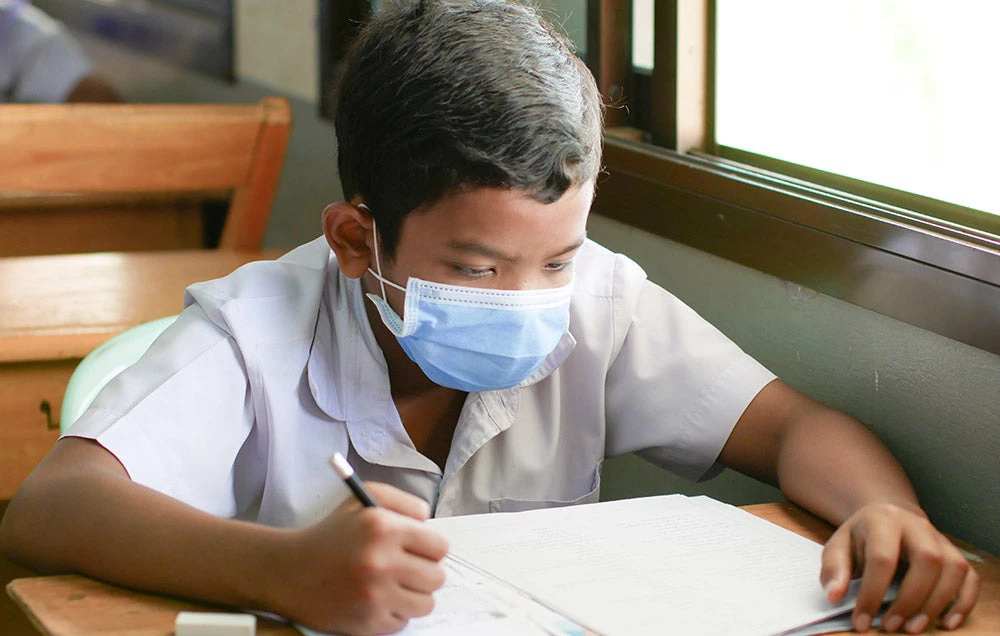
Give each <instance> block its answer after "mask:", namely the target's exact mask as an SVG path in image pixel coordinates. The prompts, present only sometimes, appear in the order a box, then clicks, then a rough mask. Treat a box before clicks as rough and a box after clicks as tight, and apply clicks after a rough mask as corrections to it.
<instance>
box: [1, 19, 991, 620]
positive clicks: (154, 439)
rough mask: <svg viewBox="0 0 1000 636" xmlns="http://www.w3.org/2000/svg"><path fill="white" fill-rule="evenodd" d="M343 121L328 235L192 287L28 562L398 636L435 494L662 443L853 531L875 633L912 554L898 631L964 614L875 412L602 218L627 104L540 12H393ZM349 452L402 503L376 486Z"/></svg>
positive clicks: (438, 498)
mask: <svg viewBox="0 0 1000 636" xmlns="http://www.w3.org/2000/svg"><path fill="white" fill-rule="evenodd" d="M336 126H337V136H338V143H339V152H340V156H339V167H340V176H341V179H342V182H343V186H344V192H345V196H346V198H347V200H346V201H343V202H340V203H336V204H333V205H331V206H329V207H328V208H327V209H326V210H325V211H324V215H323V230H324V237H323V238H321V239H318V240H317V241H314V242H312V243H309V244H306V245H304V246H302V247H300V248H298V249H297V250H295V251H293V252H292V253H290V254H289V255H287V256H286V257H285V258H283V259H281V260H280V261H278V262H275V263H256V264H252V265H249V266H247V267H245V268H243V269H241V270H239V271H237V272H236V273H234V274H233V275H231V276H229V277H228V278H226V279H222V280H218V281H212V282H208V283H202V284H198V285H194V286H192V287H191V288H190V289H189V291H188V294H187V303H188V308H187V309H186V310H185V312H184V313H183V314H182V315H181V317H180V318H179V319H178V321H177V323H176V324H175V325H174V326H172V327H171V328H170V329H169V330H168V331H166V332H165V333H164V335H163V336H162V337H161V338H160V339H159V340H158V341H157V342H156V343H155V344H154V345H153V347H152V348H151V349H150V351H149V353H148V354H147V355H146V356H145V357H144V358H143V360H141V361H140V362H139V363H138V364H137V365H136V366H135V367H133V368H131V369H130V370H128V371H126V372H124V373H123V374H122V375H121V376H119V377H118V378H117V379H116V380H114V381H113V382H112V383H111V384H109V385H108V387H107V388H106V390H105V391H104V392H103V393H102V394H101V396H100V397H99V398H98V400H97V401H96V402H95V404H94V405H93V407H92V408H91V409H90V410H89V411H88V413H87V414H85V415H84V416H83V417H82V418H81V419H80V421H79V422H77V423H76V424H75V425H74V427H73V428H72V430H71V431H70V433H69V435H68V436H67V437H66V438H64V439H63V440H61V441H60V442H59V443H58V444H57V445H56V447H55V448H54V449H53V451H52V452H51V453H50V454H49V456H48V457H47V458H46V459H45V460H44V461H43V462H42V463H41V464H40V466H39V467H38V468H37V469H36V471H35V472H34V473H33V474H32V475H31V476H30V477H29V478H28V480H26V481H25V483H24V484H23V486H22V487H21V489H20V490H19V492H18V493H17V496H16V497H15V499H14V501H13V502H12V503H11V506H10V509H9V513H8V515H7V519H5V521H4V526H3V528H2V536H0V541H2V544H3V548H4V551H6V552H7V553H9V554H10V555H11V556H12V557H13V558H16V559H18V560H20V561H23V562H25V563H29V564H31V565H33V566H35V567H37V568H40V569H42V570H45V571H74V570H75V571H80V572H83V573H86V574H89V575H92V576H97V577H101V578H104V579H107V580H111V581H115V582H118V583H122V584H125V585H129V586H133V587H139V588H144V589H151V590H158V591H162V592H168V593H172V594H176V595H181V596H188V597H193V598H199V599H204V600H207V601H214V602H218V603H223V604H227V605H236V606H241V607H255V608H263V609H268V610H271V611H275V612H277V613H280V614H282V615H283V616H286V617H288V618H290V619H293V620H296V621H298V622H300V623H303V624H305V625H307V626H311V627H315V628H318V629H322V630H328V631H339V632H350V633H359V634H368V633H383V632H388V631H393V630H397V629H400V628H401V627H403V626H404V625H405V624H406V621H407V620H408V619H409V618H411V617H415V616H421V615H424V614H426V613H428V612H429V611H431V609H432V607H433V600H432V597H431V594H432V592H433V591H434V590H435V589H437V588H438V587H439V586H440V585H441V583H442V581H443V570H442V568H441V566H440V564H439V563H438V561H439V560H440V559H441V558H443V557H444V555H445V553H446V552H447V546H446V544H445V542H444V541H443V539H442V538H441V537H440V536H439V535H437V534H436V533H434V532H432V531H431V530H429V529H428V528H426V527H425V526H424V525H422V524H421V523H420V521H421V520H423V519H425V518H426V517H427V516H428V515H429V514H431V513H432V512H433V514H437V515H454V514H468V513H474V512H495V511H512V510H521V509H528V508H538V507H545V506H558V505H568V504H575V503H581V502H589V501H596V500H597V497H598V494H599V475H600V466H601V462H602V460H603V459H604V457H605V456H610V455H617V454H622V453H627V452H632V451H638V452H641V453H642V454H643V455H644V456H645V457H647V458H648V459H649V460H651V461H653V462H656V463H658V464H660V465H662V466H664V467H666V468H669V469H671V470H674V471H676V472H679V473H681V474H683V475H687V476H690V477H692V478H704V477H707V476H710V475H711V474H712V473H713V471H715V470H717V469H718V468H719V467H721V466H723V465H727V466H730V467H733V468H735V469H737V470H740V471H742V472H744V473H747V474H749V475H752V476H754V477H757V478H760V479H764V480H766V481H769V482H771V483H776V484H779V485H780V486H781V488H782V489H783V491H784V493H785V494H786V495H787V496H788V497H789V499H791V500H793V501H796V502H797V503H799V504H801V505H803V506H805V507H806V508H808V509H810V510H812V511H814V512H815V513H817V514H819V515H821V516H823V517H825V518H826V519H829V520H830V521H832V522H833V523H835V524H838V525H839V526H840V529H839V530H838V531H837V533H836V534H835V535H834V536H833V537H832V538H831V540H830V542H829V544H828V546H827V549H826V550H825V553H824V559H823V561H824V562H823V570H822V581H821V582H822V584H823V585H824V586H825V588H826V591H827V594H828V596H829V597H830V598H831V599H838V598H840V597H841V596H843V594H844V593H845V589H846V586H847V584H848V581H849V579H850V577H851V573H852V570H854V569H857V570H858V571H863V575H864V576H863V583H862V592H861V596H860V600H859V603H858V607H857V610H856V611H855V615H854V624H855V626H856V627H857V628H858V629H859V630H861V631H864V630H867V629H868V627H869V624H870V621H871V616H873V615H874V613H875V612H876V610H877V608H878V605H879V602H880V600H881V597H882V594H883V592H884V591H885V589H886V587H887V585H888V584H889V582H890V580H891V579H892V577H893V575H894V573H895V572H896V569H897V565H898V564H899V563H903V562H905V563H907V564H908V570H907V574H906V576H905V578H904V580H903V583H902V588H901V590H900V594H899V597H898V599H897V600H896V601H895V602H894V604H893V605H892V607H891V608H890V610H889V612H888V615H887V618H886V624H887V625H888V626H889V627H890V628H891V629H896V628H899V627H901V626H905V628H906V629H907V631H911V632H919V631H923V630H924V629H926V628H927V627H929V626H931V625H933V624H935V623H936V622H937V621H938V619H939V618H941V620H942V621H943V624H944V625H945V626H947V627H949V628H954V627H956V626H957V625H958V624H959V623H961V621H962V620H963V619H964V617H965V616H967V615H968V613H969V611H970V610H971V609H972V607H973V605H974V603H975V600H976V597H977V594H978V579H977V577H976V575H975V573H974V572H973V571H972V570H970V569H969V567H968V564H967V563H966V561H965V560H964V558H962V556H961V554H960V553H959V552H958V551H957V550H956V549H955V548H954V547H953V546H952V545H951V544H950V543H949V542H948V541H947V540H946V539H945V538H944V537H942V536H941V535H940V534H939V533H938V532H937V531H936V530H935V529H934V528H933V527H932V526H931V525H930V524H929V523H928V522H927V520H926V517H925V515H924V514H923V512H922V511H921V509H920V507H919V505H918V503H917V501H916V498H915V496H914V494H913V490H912V488H911V486H910V484H909V482H908V481H907V479H906V477H905V475H904V474H903V472H902V470H901V468H900V467H899V465H898V464H897V463H896V462H895V460H894V459H893V458H892V457H891V456H890V454H889V453H888V451H887V450H886V449H885V448H884V447H883V446H882V445H881V444H880V443H879V442H878V440H877V439H876V438H875V437H874V436H873V435H872V434H871V433H869V432H868V431H867V429H865V428H864V427H863V426H861V425H860V424H859V423H857V422H856V421H854V420H853V419H851V418H849V417H848V416H846V415H844V414H841V413H837V412H835V411H832V410H830V409H827V408H825V407H823V406H822V405H819V404H817V403H815V402H813V401H812V400H810V399H808V398H806V397H805V396H803V395H801V394H799V393H797V392H795V391H794V390H793V389H791V388H790V387H788V386H787V385H785V384H783V383H781V382H780V381H779V380H776V379H775V378H774V376H773V375H772V374H770V373H769V372H768V371H767V370H766V369H763V368H762V367H761V366H760V365H759V364H757V363H756V362H755V361H753V360H752V359H751V358H749V357H748V356H746V355H745V354H743V353H742V352H741V351H740V350H739V349H738V348H737V347H736V346H735V345H733V344H732V343H731V342H730V341H728V340H727V339H726V338H725V337H724V336H722V335H721V334H720V333H719V332H717V331H716V330H714V329H713V328H712V327H710V326H709V325H707V324H706V323H705V322H704V321H702V320H701V319H700V318H699V317H698V316H696V315H695V314H694V313H693V312H691V310H689V309H688V308H686V307H685V306H684V305H682V304H681V303H680V302H679V301H677V300H676V299H674V298H673V297H672V296H670V295H669V294H668V293H666V292H665V291H663V290H662V289H660V288H658V287H656V286H655V285H653V284H651V283H649V282H648V281H646V280H645V276H644V274H643V272H642V271H641V270H640V269H639V268H638V266H636V265H635V264H634V263H632V262H631V261H629V260H628V259H626V258H625V257H623V256H620V255H615V254H612V253H610V252H608V251H607V250H605V249H603V248H601V247H599V246H597V245H595V244H594V243H592V242H588V241H587V240H586V238H585V229H586V220H587V214H588V211H589V208H590V203H591V199H592V197H593V193H594V184H595V180H596V178H597V175H598V172H599V169H600V151H601V104H600V100H599V96H598V94H597V90H596V87H595V85H594V82H593V79H592V78H591V76H590V75H589V73H588V72H587V70H586V68H585V67H584V66H583V65H582V63H581V62H580V61H579V59H577V58H576V57H575V56H574V55H573V53H572V51H571V50H570V48H569V47H568V45H567V43H566V42H565V41H564V40H563V39H562V38H561V37H560V36H558V35H557V34H556V33H555V32H554V31H553V30H552V29H551V28H549V27H547V26H546V25H544V24H543V23H542V21H541V20H539V19H538V18H537V17H536V16H535V15H534V14H533V13H532V12H531V11H530V10H528V9H526V8H524V7H522V6H519V5H517V4H515V3H513V2H503V1H497V0H493V1H490V0H474V1H468V2H447V1H441V0H439V1H425V2H410V3H405V4H402V5H400V6H398V7H395V8H389V9H386V10H384V11H383V12H382V13H380V14H379V15H378V16H377V17H376V18H374V19H373V20H372V21H371V23H370V24H369V25H368V27H367V28H366V30H365V31H364V33H363V34H362V35H361V36H360V37H359V39H358V41H357V43H356V44H355V46H354V48H353V49H352V52H351V54H350V56H349V60H348V64H347V68H346V71H345V76H344V79H343V83H342V86H341V91H340V97H339V106H338V111H337V121H336ZM337 451H339V452H341V453H343V454H344V455H346V456H347V457H348V459H349V460H350V462H351V463H352V464H353V466H354V468H355V469H356V470H357V472H358V473H359V474H360V475H361V476H362V477H363V478H365V479H367V480H372V481H378V482H384V483H381V484H372V485H371V486H372V492H373V494H374V496H375V498H376V499H377V500H378V501H379V502H380V503H381V504H382V506H384V508H381V509H372V508H365V509H362V508H361V506H360V505H359V504H358V503H357V502H355V501H354V500H353V498H352V497H350V495H349V492H348V491H347V489H346V488H345V487H344V485H343V483H342V482H341V481H340V479H339V478H338V477H337V476H336V474H335V473H334V472H333V471H332V470H331V469H330V468H329V466H328V464H327V460H328V458H329V457H330V456H331V455H332V454H333V453H334V452H337ZM250 522H257V523H250ZM81 546H85V549H81Z"/></svg>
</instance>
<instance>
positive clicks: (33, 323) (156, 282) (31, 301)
mask: <svg viewBox="0 0 1000 636" xmlns="http://www.w3.org/2000/svg"><path fill="white" fill-rule="evenodd" d="M280 253H281V252H280V251H265V252H256V251H255V252H235V251H225V250H177V251H167V252H135V253H130V252H106V253H95V254H67V255H59V256H23V257H10V258H0V500H2V499H9V498H10V497H11V495H12V494H13V492H14V490H15V489H16V488H17V486H18V484H20V483H21V481H22V480H23V479H24V478H25V477H26V476H27V475H28V473H29V472H31V470H32V469H33V468H34V467H35V465H36V464H37V463H38V461H39V460H40V459H41V458H42V456H43V455H45V453H47V452H48V450H49V449H50V448H51V447H52V445H53V443H55V440H56V438H57V437H58V436H59V411H60V409H61V408H62V395H63V392H64V391H65V389H66V383H67V382H68V381H69V376H70V375H71V374H72V373H73V369H75V368H76V365H77V364H78V363H79V361H80V360H81V359H82V358H83V357H84V356H85V355H87V354H88V353H90V351H92V350H93V349H94V348H95V347H97V346H98V345H100V344H101V343H103V342H104V341H106V340H108V339H109V338H111V337H112V336H114V335H116V334H118V333H121V332H122V331H124V330H126V329H128V328H129V327H134V326H135V325H138V324H140V323H143V322H147V321H149V320H153V319H156V318H160V317H163V316H169V315H171V314H176V313H178V312H180V310H181V309H182V307H183V293H184V288H185V287H187V286H188V285H189V284H191V283H193V282H197V281H200V280H208V279H212V278H218V277H220V276H224V275H226V274H228V273H229V272H231V271H232V270H234V269H236V268H237V267H239V266H240V265H243V264H244V263H247V262H249V261H253V260H260V259H264V258H275V257H276V256H278V255H279V254H280ZM43 405H47V411H48V414H46V411H45V407H44V406H43Z"/></svg>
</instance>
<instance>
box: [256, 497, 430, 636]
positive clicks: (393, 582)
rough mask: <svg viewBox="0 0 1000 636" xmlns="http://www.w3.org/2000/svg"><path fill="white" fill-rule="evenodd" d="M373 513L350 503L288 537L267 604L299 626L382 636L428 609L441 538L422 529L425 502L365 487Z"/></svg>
mask: <svg viewBox="0 0 1000 636" xmlns="http://www.w3.org/2000/svg"><path fill="white" fill-rule="evenodd" d="M366 486H367V487H368V488H369V489H370V491H371V493H372V495H373V496H374V498H375V500H376V501H378V502H379V505H380V506H381V507H379V508H365V507H363V506H362V505H361V504H360V502H358V501H357V500H356V499H355V498H354V497H349V498H348V499H347V501H345V502H344V503H343V504H341V505H340V506H339V507H338V508H337V509H336V510H334V511H333V512H332V513H330V515H329V516H327V517H326V518H325V519H323V520H322V521H320V522H319V523H317V524H316V525H313V526H310V527H308V528H303V529H301V530H295V531H292V533H291V535H290V537H289V538H290V542H289V543H288V544H286V545H285V548H287V550H283V554H284V558H283V559H282V563H281V565H277V567H278V568H280V572H281V575H280V576H277V577H274V584H275V585H274V586H273V589H272V594H271V599H270V600H271V602H270V603H268V605H269V606H270V607H271V608H273V609H274V610H276V611H279V612H280V613H281V614H282V615H283V616H285V617H286V618H289V619H291V620H294V621H295V622H297V623H301V624H302V625H305V626H306V627H310V628H313V629H318V630H321V631H327V632H338V633H347V634H384V633H388V632H394V631H398V630H400V629H403V627H404V626H405V625H406V623H407V621H408V620H409V619H410V618H413V617H417V616H425V615H427V614H429V613H430V612H431V610H432V609H433V608H434V599H433V597H432V596H431V594H432V593H433V592H434V590H436V589H438V588H439V587H441V585H443V584H444V577H445V574H444V568H443V567H442V565H441V564H440V563H439V562H440V561H441V559H443V558H444V557H445V555H446V554H447V553H448V543H447V541H446V540H445V538H444V537H443V536H441V535H440V534H438V533H436V532H434V531H433V530H431V529H430V528H429V527H427V526H426V525H424V523H423V521H425V520H426V519H427V517H428V514H429V509H428V506H427V503H426V502H425V501H423V500H422V499H419V498H417V497H414V496H413V495H410V494H408V493H406V492H403V491H402V490H399V489H398V488H394V487H392V486H389V485H387V484H379V483H367V484H366Z"/></svg>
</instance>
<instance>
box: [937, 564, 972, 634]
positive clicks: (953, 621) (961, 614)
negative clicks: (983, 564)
mask: <svg viewBox="0 0 1000 636" xmlns="http://www.w3.org/2000/svg"><path fill="white" fill-rule="evenodd" d="M963 560H964V558H963ZM980 585H981V581H980V579H979V574H978V573H977V572H976V571H975V570H973V569H972V568H971V567H970V568H968V571H967V572H966V573H965V580H964V581H963V582H962V588H961V590H959V592H958V596H957V597H956V598H955V602H954V603H952V605H951V608H950V609H949V610H948V613H947V614H945V617H944V621H942V622H943V624H944V626H945V628H947V629H956V628H957V627H958V626H959V625H961V624H962V623H963V622H964V621H965V618H966V617H967V616H968V615H969V612H971V611H972V608H973V606H975V604H976V600H977V599H978V598H979V588H980Z"/></svg>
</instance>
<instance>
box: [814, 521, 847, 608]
mask: <svg viewBox="0 0 1000 636" xmlns="http://www.w3.org/2000/svg"><path fill="white" fill-rule="evenodd" d="M819 582H820V585H822V586H823V590H824V591H825V592H826V600H827V601H829V602H830V603H837V602H839V601H840V600H841V599H843V598H844V595H845V594H846V593H847V588H848V586H849V585H850V583H851V532H850V529H849V528H847V527H846V526H844V527H841V528H840V529H839V530H837V531H836V532H834V533H833V536H831V537H830V540H829V541H827V542H826V545H825V546H824V547H823V567H822V568H821V569H820V572H819Z"/></svg>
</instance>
